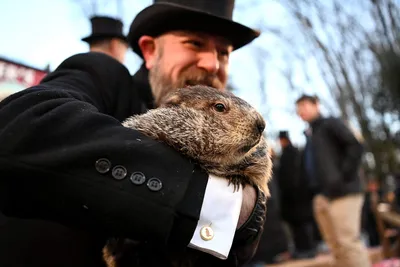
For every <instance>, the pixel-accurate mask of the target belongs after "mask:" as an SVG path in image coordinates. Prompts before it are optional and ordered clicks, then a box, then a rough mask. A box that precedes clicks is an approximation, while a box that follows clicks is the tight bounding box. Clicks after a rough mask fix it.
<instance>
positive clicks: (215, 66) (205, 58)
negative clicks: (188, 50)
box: [197, 51, 220, 74]
mask: <svg viewBox="0 0 400 267" xmlns="http://www.w3.org/2000/svg"><path fill="white" fill-rule="evenodd" d="M197 66H198V67H199V68H201V69H204V70H205V71H207V72H208V73H209V74H216V73H217V72H218V70H219V68H220V65H219V61H218V54H217V52H215V51H209V52H205V53H202V55H201V57H200V60H199V61H198V64H197Z"/></svg>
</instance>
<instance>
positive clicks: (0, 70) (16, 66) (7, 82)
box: [0, 57, 49, 100]
mask: <svg viewBox="0 0 400 267" xmlns="http://www.w3.org/2000/svg"><path fill="white" fill-rule="evenodd" d="M48 72H49V71H48V69H47V70H41V69H37V68H34V67H31V66H27V65H25V64H21V63H18V62H15V61H12V60H10V59H6V58H4V57H0V100H2V99H3V98H5V97H7V96H8V95H10V94H13V93H15V92H18V91H21V90H23V89H25V88H28V87H31V86H34V85H37V84H38V83H39V82H40V81H41V80H42V79H43V77H44V76H46V74H47V73H48Z"/></svg>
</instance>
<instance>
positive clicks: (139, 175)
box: [129, 172, 146, 185]
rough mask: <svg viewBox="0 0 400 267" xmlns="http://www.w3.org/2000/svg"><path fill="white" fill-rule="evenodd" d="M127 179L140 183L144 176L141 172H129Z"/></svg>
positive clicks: (144, 178) (142, 181)
mask: <svg viewBox="0 0 400 267" xmlns="http://www.w3.org/2000/svg"><path fill="white" fill-rule="evenodd" d="M129 179H130V180H131V182H132V183H133V184H135V185H141V184H143V183H144V182H145V181H146V176H144V174H143V173H141V172H134V173H132V174H131V177H130V178H129Z"/></svg>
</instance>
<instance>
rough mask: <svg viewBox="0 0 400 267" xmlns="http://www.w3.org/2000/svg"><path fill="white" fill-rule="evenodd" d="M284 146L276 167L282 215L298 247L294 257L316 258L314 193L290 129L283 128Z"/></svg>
mask: <svg viewBox="0 0 400 267" xmlns="http://www.w3.org/2000/svg"><path fill="white" fill-rule="evenodd" d="M278 138H279V143H280V145H281V148H282V153H281V157H280V159H279V167H278V170H277V175H276V176H277V180H278V184H279V189H280V192H281V193H280V194H281V210H282V217H283V219H284V220H285V221H286V222H287V223H288V225H289V227H290V229H291V231H292V235H293V243H294V248H295V251H294V253H293V255H292V256H293V258H297V259H301V258H313V257H315V255H316V244H315V242H314V234H313V213H312V195H311V193H310V192H309V190H308V188H307V186H305V184H304V182H303V181H302V179H303V177H302V172H301V166H300V164H301V154H300V152H299V150H298V149H297V148H296V147H295V146H294V145H293V144H292V142H291V140H290V138H289V133H288V131H280V132H279V135H278Z"/></svg>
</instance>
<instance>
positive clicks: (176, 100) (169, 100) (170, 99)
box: [161, 94, 181, 107]
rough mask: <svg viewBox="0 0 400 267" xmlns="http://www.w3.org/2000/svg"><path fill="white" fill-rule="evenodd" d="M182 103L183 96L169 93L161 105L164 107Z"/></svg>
mask: <svg viewBox="0 0 400 267" xmlns="http://www.w3.org/2000/svg"><path fill="white" fill-rule="evenodd" d="M180 103H181V98H180V96H178V95H175V94H173V95H169V96H167V97H166V98H165V100H164V101H163V102H162V103H161V106H163V107H173V106H179V104H180Z"/></svg>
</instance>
